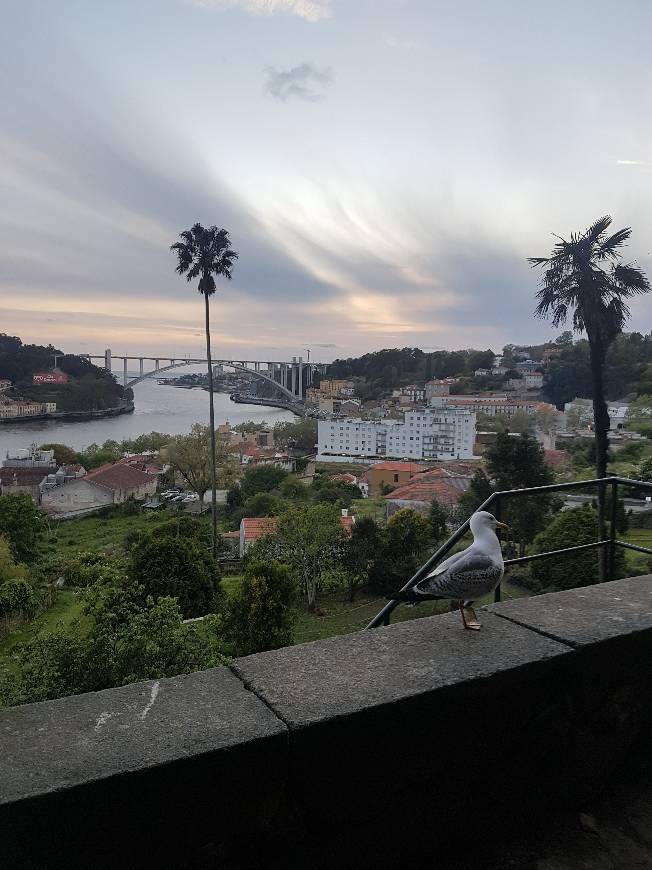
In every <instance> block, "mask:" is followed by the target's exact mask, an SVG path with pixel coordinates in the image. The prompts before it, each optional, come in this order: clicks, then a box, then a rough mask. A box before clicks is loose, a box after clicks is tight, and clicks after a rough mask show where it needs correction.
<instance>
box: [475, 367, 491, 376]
mask: <svg viewBox="0 0 652 870" xmlns="http://www.w3.org/2000/svg"><path fill="white" fill-rule="evenodd" d="M490 374H491V369H476V370H475V371H474V372H473V377H474V378H486V377H488V376H489V375H490Z"/></svg>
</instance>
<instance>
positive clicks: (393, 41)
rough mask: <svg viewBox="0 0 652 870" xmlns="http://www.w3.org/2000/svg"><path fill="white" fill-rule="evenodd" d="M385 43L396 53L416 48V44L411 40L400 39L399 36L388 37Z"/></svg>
mask: <svg viewBox="0 0 652 870" xmlns="http://www.w3.org/2000/svg"><path fill="white" fill-rule="evenodd" d="M384 42H385V45H386V46H387V47H388V48H392V49H394V50H395V51H411V50H412V49H413V48H416V42H413V41H412V40H411V39H400V38H399V37H398V36H386V37H385V39H384Z"/></svg>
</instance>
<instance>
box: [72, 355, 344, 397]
mask: <svg viewBox="0 0 652 870" xmlns="http://www.w3.org/2000/svg"><path fill="white" fill-rule="evenodd" d="M80 356H84V357H85V358H86V359H88V360H90V361H91V362H93V361H95V360H100V361H101V364H102V365H103V367H104V368H105V369H107V371H109V372H111V371H113V364H114V362H117V361H120V362H121V363H122V372H123V374H122V383H123V386H125V387H133V386H135V385H136V384H139V383H141V381H144V380H146V379H147V378H151V377H155V376H156V375H160V374H163V373H165V372H169V371H172V370H173V369H178V368H182V367H184V366H207V365H208V360H207V359H197V358H194V357H183V358H179V357H169V356H163V355H161V356H121V355H119V354H113V353H112V352H111V349H110V348H107V349H106V350H105V351H104V353H103V354H92V353H89V354H80ZM130 363H132V364H136V363H137V364H138V372H139V373H138V374H137V375H136V376H135V377H134V376H133V374H131V375H130V374H129V368H130V365H129V364H130ZM146 363H151V364H152V365H153V368H151V369H148V370H147V371H146ZM212 363H213V366H214V367H215V366H226V367H227V368H232V369H234V370H235V371H238V372H243V373H245V374H248V375H251V376H252V377H254V378H257V379H258V380H261V381H265V382H266V383H269V384H272V385H273V386H274V387H275V388H276V390H277V391H278V392H279V393H281V394H282V395H283V396H285V397H286V398H288V399H290V401H293V402H302V401H303V399H304V396H305V393H306V388H307V387H308V386H310V384H311V383H312V378H313V374H314V372H316V371H317V372H319V373H320V374H321V375H324V374H326V371H327V369H328V363H314V362H304V360H303V357H298V358H297V357H292V359H291V360H290V361H288V362H286V361H285V360H281V361H278V360H243V359H214V360H212Z"/></svg>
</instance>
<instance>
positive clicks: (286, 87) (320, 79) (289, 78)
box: [265, 63, 333, 103]
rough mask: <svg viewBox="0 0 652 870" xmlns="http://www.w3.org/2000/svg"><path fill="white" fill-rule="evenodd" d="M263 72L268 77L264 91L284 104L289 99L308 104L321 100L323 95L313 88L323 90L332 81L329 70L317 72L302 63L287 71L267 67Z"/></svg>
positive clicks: (307, 64) (310, 66)
mask: <svg viewBox="0 0 652 870" xmlns="http://www.w3.org/2000/svg"><path fill="white" fill-rule="evenodd" d="M265 72H266V73H267V76H268V78H267V82H266V83H265V90H266V91H267V93H268V94H270V96H272V97H275V98H276V99H277V100H281V101H282V102H284V103H285V102H287V100H289V99H290V98H291V97H296V98H297V99H298V100H307V101H308V102H310V103H316V102H318V101H319V100H323V99H324V95H323V94H322V93H320V92H319V91H318V90H315V88H325V87H327V86H328V85H330V83H331V82H332V81H333V73H332V71H331V70H330V69H323V70H319V69H316V68H315V67H314V66H313V65H312V64H310V63H302V64H301V65H300V66H295V67H292V69H288V70H277V69H274V68H273V67H268V68H267V69H266V70H265Z"/></svg>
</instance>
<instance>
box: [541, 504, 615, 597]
mask: <svg viewBox="0 0 652 870" xmlns="http://www.w3.org/2000/svg"><path fill="white" fill-rule="evenodd" d="M597 533H598V515H597V513H596V511H595V510H594V509H593V507H591V506H590V505H585V506H583V507H578V508H572V509H571V510H567V511H560V512H559V513H557V514H556V515H555V517H554V518H553V520H552V521H551V522H550V524H549V525H548V526H547V528H546V529H545V530H544V531H543V532H540V533H539V534H538V535H537V536H536V538H535V539H534V547H533V549H534V552H535V553H545V552H550V551H552V550H563V549H565V548H567V547H575V546H579V545H580V544H590V543H592V542H593V541H595V540H596V537H597ZM623 556H624V554H623V552H622V550H620V549H617V550H616V576H623V573H624V557H623ZM531 571H532V578H533V579H534V580H535V581H536V582H537V583H538V585H539V587H540V589H543V590H555V589H573V588H575V587H576V586H590V585H591V584H593V583H597V582H598V581H599V574H598V557H597V551H596V550H583V551H580V552H579V553H574V554H570V555H565V556H551V557H548V558H547V559H539V560H537V561H535V562H532V565H531Z"/></svg>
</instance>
